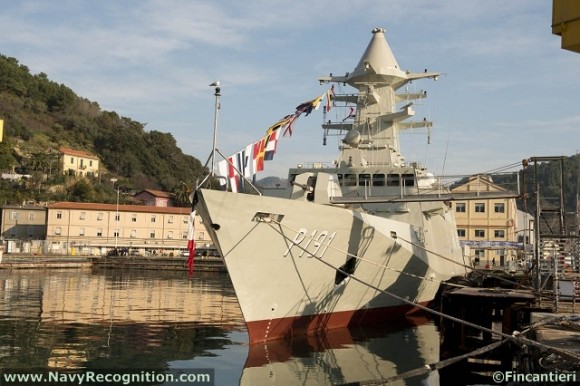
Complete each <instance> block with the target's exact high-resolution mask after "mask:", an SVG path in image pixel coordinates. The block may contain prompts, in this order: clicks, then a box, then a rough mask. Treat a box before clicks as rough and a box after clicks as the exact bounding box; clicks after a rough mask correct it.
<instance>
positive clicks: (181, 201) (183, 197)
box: [172, 181, 193, 206]
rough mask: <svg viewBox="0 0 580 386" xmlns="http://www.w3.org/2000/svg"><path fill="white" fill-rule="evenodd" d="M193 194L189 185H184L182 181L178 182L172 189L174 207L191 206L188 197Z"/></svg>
mask: <svg viewBox="0 0 580 386" xmlns="http://www.w3.org/2000/svg"><path fill="white" fill-rule="evenodd" d="M192 192H193V188H192V187H191V185H188V184H186V183H185V182H183V181H179V183H178V184H177V185H176V186H175V188H173V191H172V193H173V201H174V202H175V205H176V206H189V205H191V201H190V199H189V196H190V195H191V193H192Z"/></svg>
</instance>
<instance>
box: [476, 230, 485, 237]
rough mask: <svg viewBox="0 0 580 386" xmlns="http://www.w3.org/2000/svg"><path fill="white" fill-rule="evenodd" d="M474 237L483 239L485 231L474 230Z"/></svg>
mask: <svg viewBox="0 0 580 386" xmlns="http://www.w3.org/2000/svg"><path fill="white" fill-rule="evenodd" d="M475 237H485V231H484V230H483V229H476V230H475Z"/></svg>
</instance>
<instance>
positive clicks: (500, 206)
mask: <svg viewBox="0 0 580 386" xmlns="http://www.w3.org/2000/svg"><path fill="white" fill-rule="evenodd" d="M493 210H494V212H495V213H505V204H504V203H503V202H501V203H496V204H494V205H493Z"/></svg>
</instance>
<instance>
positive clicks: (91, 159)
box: [58, 147, 99, 177]
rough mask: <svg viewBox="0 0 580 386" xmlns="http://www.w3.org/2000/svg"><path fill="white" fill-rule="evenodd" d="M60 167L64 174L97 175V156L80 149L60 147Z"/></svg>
mask: <svg viewBox="0 0 580 386" xmlns="http://www.w3.org/2000/svg"><path fill="white" fill-rule="evenodd" d="M58 150H59V151H60V153H61V154H62V156H61V167H62V171H63V173H65V174H72V175H75V176H94V177H98V176H99V158H98V157H96V156H94V155H92V154H91V153H88V152H86V151H82V150H74V149H69V148H67V147H61V148H59V149H58Z"/></svg>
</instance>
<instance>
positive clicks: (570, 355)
mask: <svg viewBox="0 0 580 386" xmlns="http://www.w3.org/2000/svg"><path fill="white" fill-rule="evenodd" d="M272 223H276V224H278V226H280V227H282V226H283V225H282V224H281V223H280V222H279V221H272V222H268V223H267V224H268V225H269V226H270V227H271V228H272V229H274V230H275V231H276V232H278V233H279V234H280V235H281V236H282V237H283V238H286V239H288V240H290V238H289V237H287V236H286V235H285V234H284V233H283V232H281V231H280V230H278V229H276V228H275V227H274V226H272ZM286 228H288V229H290V228H289V227H286ZM290 242H292V240H290ZM295 245H296V244H295ZM297 247H298V248H299V249H302V250H303V251H305V252H307V253H308V254H309V255H310V256H312V257H313V258H314V259H316V260H317V261H319V262H321V263H322V264H324V265H326V266H328V267H329V268H332V269H334V270H336V271H337V272H340V273H342V274H343V275H345V276H348V277H350V278H351V279H352V280H354V281H357V282H359V283H360V284H362V285H365V286H367V287H369V288H371V289H374V290H376V291H378V292H381V293H384V294H385V295H388V296H391V297H392V298H394V299H397V300H398V301H400V302H402V303H405V304H407V305H410V306H413V307H416V308H419V309H421V310H423V311H425V312H428V313H431V314H434V315H437V316H439V317H441V318H445V319H448V320H451V321H453V322H456V323H460V324H463V325H465V326H468V327H473V328H475V329H478V330H481V331H483V332H486V333H488V334H492V335H498V336H501V337H502V338H505V339H509V340H511V341H513V342H515V343H516V344H527V345H529V346H535V347H539V348H543V349H545V350H548V351H550V352H553V353H555V354H558V355H560V356H562V357H564V358H567V359H570V360H575V361H580V354H576V353H575V352H572V351H570V350H565V349H560V348H558V347H552V346H548V345H545V344H543V343H540V342H536V341H534V340H531V339H528V338H525V337H522V336H521V334H518V335H510V334H506V333H504V332H500V331H494V330H493V329H491V328H487V327H483V326H480V325H478V324H475V323H472V322H469V321H466V320H462V319H459V318H456V317H454V316H451V315H447V314H445V313H443V312H440V311H437V310H433V309H431V308H429V307H426V306H424V305H422V304H419V303H415V302H414V301H412V300H408V299H405V298H403V297H401V296H399V295H397V294H394V293H392V292H390V291H387V290H384V289H381V288H379V287H377V286H375V285H373V284H371V283H367V282H365V281H364V280H362V279H359V278H357V277H356V276H354V275H352V274H350V273H348V272H346V271H344V270H342V269H340V268H337V267H335V266H333V265H332V264H330V263H328V262H326V261H324V260H323V259H322V258H321V257H319V256H316V255H313V254H311V253H309V252H308V251H307V250H306V249H305V248H302V247H301V246H300V245H297Z"/></svg>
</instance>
